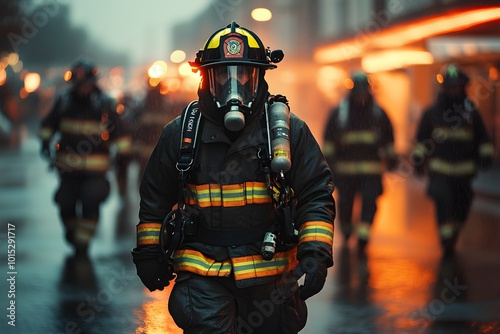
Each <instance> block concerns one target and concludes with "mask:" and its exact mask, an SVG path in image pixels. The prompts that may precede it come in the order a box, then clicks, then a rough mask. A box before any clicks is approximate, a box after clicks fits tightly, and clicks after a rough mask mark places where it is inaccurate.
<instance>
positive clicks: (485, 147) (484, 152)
mask: <svg viewBox="0 0 500 334" xmlns="http://www.w3.org/2000/svg"><path fill="white" fill-rule="evenodd" d="M494 153H495V148H494V147H493V144H492V143H482V144H481V145H479V155H480V156H481V157H488V156H493V154H494Z"/></svg>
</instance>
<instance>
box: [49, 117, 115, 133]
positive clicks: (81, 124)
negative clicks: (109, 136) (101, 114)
mask: <svg viewBox="0 0 500 334" xmlns="http://www.w3.org/2000/svg"><path fill="white" fill-rule="evenodd" d="M59 130H60V131H61V133H67V134H77V135H101V133H102V132H103V131H105V130H106V125H105V124H103V123H101V122H96V121H82V120H76V119H62V120H61V124H60V126H59Z"/></svg>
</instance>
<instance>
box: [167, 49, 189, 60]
mask: <svg viewBox="0 0 500 334" xmlns="http://www.w3.org/2000/svg"><path fill="white" fill-rule="evenodd" d="M184 59H186V52H184V51H182V50H175V51H174V52H172V54H171V55H170V61H171V62H172V63H181V62H183V61H184Z"/></svg>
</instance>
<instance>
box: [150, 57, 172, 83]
mask: <svg viewBox="0 0 500 334" xmlns="http://www.w3.org/2000/svg"><path fill="white" fill-rule="evenodd" d="M166 74H167V63H166V62H164V61H163V60H157V61H155V62H154V63H153V65H151V67H150V68H149V69H148V75H149V77H150V78H152V79H158V78H163V77H165V75H166Z"/></svg>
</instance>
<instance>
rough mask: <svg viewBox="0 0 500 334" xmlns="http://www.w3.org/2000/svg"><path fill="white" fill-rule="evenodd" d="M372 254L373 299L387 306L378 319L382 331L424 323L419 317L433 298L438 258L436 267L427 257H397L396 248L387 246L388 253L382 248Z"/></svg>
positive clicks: (371, 278)
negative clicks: (390, 248) (424, 258)
mask: <svg viewBox="0 0 500 334" xmlns="http://www.w3.org/2000/svg"><path fill="white" fill-rule="evenodd" d="M371 255H372V256H370V257H369V259H368V271H369V273H370V279H369V281H368V288H369V290H370V291H371V293H370V295H369V299H370V300H369V302H370V303H371V304H372V305H377V306H378V307H380V308H383V309H384V313H381V314H380V315H379V316H378V317H377V320H376V325H377V328H378V329H379V331H380V333H389V332H393V333H402V332H404V330H411V329H415V328H416V327H418V326H419V325H422V320H425V319H422V318H421V317H419V316H418V315H420V313H419V310H421V309H423V308H425V307H426V305H427V303H428V302H429V300H431V299H432V291H431V287H432V286H433V284H434V282H435V281H436V272H437V268H438V262H437V261H435V262H434V263H435V267H434V268H432V266H430V264H429V262H427V263H426V262H425V261H426V260H424V261H422V259H421V258H418V257H415V258H412V257H397V256H395V254H394V250H393V249H392V250H391V251H389V250H388V249H387V248H386V252H385V253H384V251H383V249H381V251H378V252H377V254H371ZM419 261H420V262H419ZM402 314H403V315H404V314H406V315H407V316H401V315H402ZM384 326H392V327H391V328H387V327H384Z"/></svg>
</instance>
